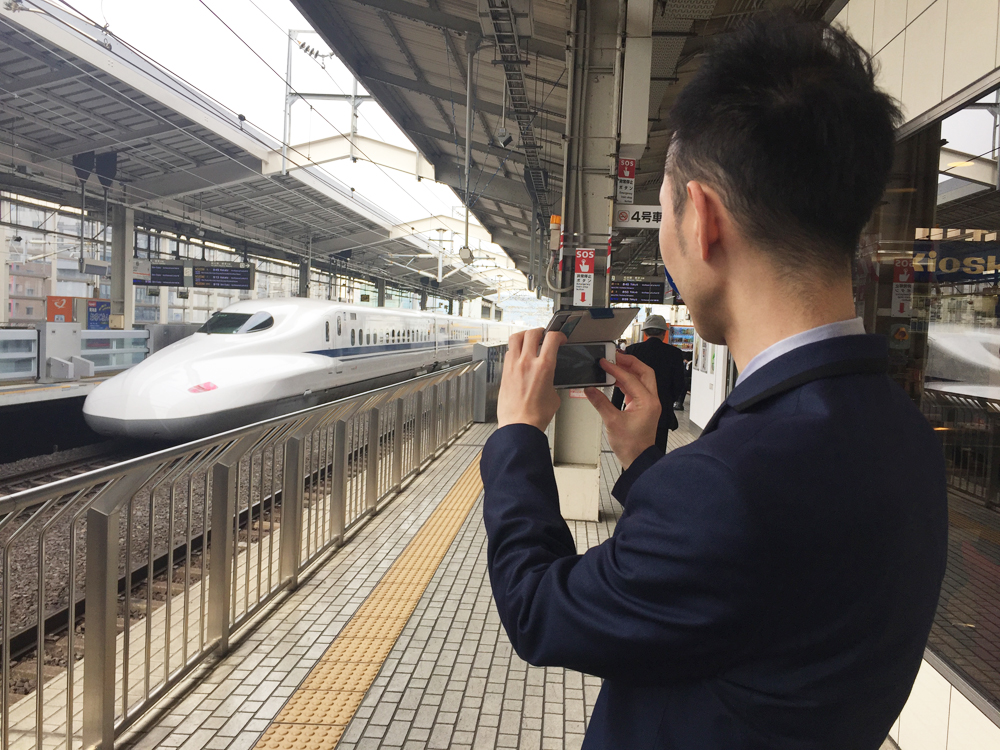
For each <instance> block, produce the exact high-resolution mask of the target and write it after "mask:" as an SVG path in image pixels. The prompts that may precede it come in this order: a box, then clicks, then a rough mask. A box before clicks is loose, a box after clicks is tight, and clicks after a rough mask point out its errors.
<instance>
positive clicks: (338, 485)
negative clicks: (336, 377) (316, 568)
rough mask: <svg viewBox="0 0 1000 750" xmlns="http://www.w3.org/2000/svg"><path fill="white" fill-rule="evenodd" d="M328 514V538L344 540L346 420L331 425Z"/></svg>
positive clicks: (345, 514)
mask: <svg viewBox="0 0 1000 750" xmlns="http://www.w3.org/2000/svg"><path fill="white" fill-rule="evenodd" d="M330 516H331V519H332V522H333V527H332V528H331V529H330V538H331V539H337V540H338V541H341V542H342V541H344V526H346V525H347V422H345V421H344V420H342V419H341V420H338V421H337V423H336V424H335V425H334V426H333V483H332V484H331V487H330Z"/></svg>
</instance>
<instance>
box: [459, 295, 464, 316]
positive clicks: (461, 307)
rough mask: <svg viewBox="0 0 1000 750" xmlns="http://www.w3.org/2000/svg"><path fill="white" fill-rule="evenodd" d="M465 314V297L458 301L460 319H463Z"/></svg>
mask: <svg viewBox="0 0 1000 750" xmlns="http://www.w3.org/2000/svg"><path fill="white" fill-rule="evenodd" d="M464 312H465V298H464V297H463V298H462V299H460V300H459V301H458V317H460V318H461V317H462V315H463V314H464Z"/></svg>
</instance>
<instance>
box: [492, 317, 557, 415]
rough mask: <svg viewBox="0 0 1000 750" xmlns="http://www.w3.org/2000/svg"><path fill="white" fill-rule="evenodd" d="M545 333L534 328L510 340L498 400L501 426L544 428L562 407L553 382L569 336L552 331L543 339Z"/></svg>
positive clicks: (517, 334) (516, 334)
mask: <svg viewBox="0 0 1000 750" xmlns="http://www.w3.org/2000/svg"><path fill="white" fill-rule="evenodd" d="M543 333H544V330H543V329H541V328H532V329H531V330H530V331H524V332H521V333H515V334H514V335H513V336H511V337H510V341H509V342H508V343H507V356H506V357H505V358H504V363H503V377H502V379H501V381H500V395H499V397H498V399H497V424H498V425H499V426H500V427H505V426H506V425H509V424H530V425H534V426H535V427H537V428H538V429H539V430H543V431H544V430H545V428H546V427H548V424H549V422H551V421H552V417H554V416H555V415H556V411H557V410H558V409H559V404H560V403H561V402H560V400H559V394H558V393H556V389H555V386H553V385H552V382H553V380H555V374H556V352H557V351H558V349H559V347H560V346H561V345H562V344H563V343H565V341H566V337H565V336H564V335H563V334H561V333H556V332H554V331H549V334H548V335H547V336H546V337H545V341H544V342H543V341H542V334H543ZM539 344H541V350H539V348H538V345H539Z"/></svg>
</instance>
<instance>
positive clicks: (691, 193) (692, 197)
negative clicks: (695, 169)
mask: <svg viewBox="0 0 1000 750" xmlns="http://www.w3.org/2000/svg"><path fill="white" fill-rule="evenodd" d="M686 187H687V194H688V202H689V203H690V205H691V210H692V211H693V212H694V222H695V224H694V237H695V247H696V248H697V249H698V252H699V253H700V254H701V259H702V260H703V261H707V260H708V258H709V254H710V249H711V247H712V246H713V245H714V244H715V243H716V242H718V241H719V235H720V234H721V231H720V230H721V227H720V223H719V221H720V218H721V217H720V215H719V214H720V209H721V207H722V206H721V204H720V203H719V196H718V193H716V192H715V191H714V190H712V189H711V188H709V187H706V186H705V185H702V184H701V183H700V182H698V181H696V180H691V181H690V182H688V184H687V186H686Z"/></svg>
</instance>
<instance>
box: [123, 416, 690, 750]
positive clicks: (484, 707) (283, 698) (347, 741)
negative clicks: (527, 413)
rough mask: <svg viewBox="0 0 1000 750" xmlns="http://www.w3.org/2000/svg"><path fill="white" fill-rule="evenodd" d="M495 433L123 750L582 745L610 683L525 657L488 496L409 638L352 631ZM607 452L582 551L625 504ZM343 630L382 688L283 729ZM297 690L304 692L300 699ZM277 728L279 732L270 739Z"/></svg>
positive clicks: (397, 506)
mask: <svg viewBox="0 0 1000 750" xmlns="http://www.w3.org/2000/svg"><path fill="white" fill-rule="evenodd" d="M678 416H681V415H680V414H679V415H678ZM684 416H686V415H684ZM681 421H682V429H681V430H679V431H677V432H676V433H672V435H671V441H670V447H671V448H675V447H678V446H679V445H683V444H686V443H687V442H690V440H692V439H694V437H695V436H696V435H695V433H696V432H697V429H694V430H692V431H690V432H689V431H688V430H687V429H686V428H687V423H686V419H683V418H682V420H681ZM492 430H493V426H491V425H476V426H474V427H473V428H472V429H470V430H469V431H468V432H466V433H465V434H463V435H462V436H460V437H459V439H458V441H457V442H456V443H455V444H454V445H453V446H452V447H451V448H449V449H448V451H447V453H446V454H445V455H443V456H442V457H441V458H439V459H438V460H437V461H436V462H434V464H432V465H431V466H430V467H429V468H428V469H427V470H425V472H424V474H422V475H421V476H420V477H418V478H417V479H416V480H415V481H414V482H413V483H412V484H411V485H410V486H409V487H408V488H407V490H406V491H404V493H403V494H402V495H401V496H400V497H398V498H397V499H396V500H395V501H393V502H392V503H391V504H390V505H388V506H387V507H386V508H385V509H384V510H383V511H382V512H381V513H380V514H379V515H378V516H377V517H376V518H375V519H373V521H372V522H371V523H369V524H368V525H367V526H365V527H364V528H362V529H361V530H360V531H359V532H358V533H357V535H356V536H355V537H354V538H352V539H351V540H350V541H349V542H348V543H347V545H345V547H344V548H343V549H342V550H340V551H339V552H338V553H337V554H336V555H335V556H334V557H333V558H332V559H331V560H330V561H329V562H328V563H327V564H326V565H325V566H324V568H323V569H322V570H320V571H318V572H317V573H316V574H315V575H313V576H312V577H311V578H309V579H308V580H307V581H305V582H304V583H303V584H302V585H301V586H300V587H299V589H298V590H297V591H296V592H295V593H294V594H292V595H291V596H290V597H289V598H288V599H287V600H286V601H284V602H283V603H282V604H281V605H280V606H279V607H278V608H277V609H276V611H275V612H274V613H273V614H272V615H271V616H270V617H269V618H268V619H267V620H266V621H264V622H263V623H262V624H261V625H260V626H258V627H257V629H256V630H255V631H254V632H252V633H251V634H250V635H249V636H247V637H246V639H245V640H243V641H242V642H241V643H240V644H239V646H238V647H237V648H236V649H234V651H233V652H232V653H231V654H230V655H229V656H228V657H226V658H225V659H224V660H222V661H221V662H220V663H219V664H218V665H217V666H215V667H214V668H212V669H205V670H203V671H202V673H201V674H199V675H198V676H197V677H198V679H199V680H200V681H199V682H198V684H197V685H196V686H195V687H194V688H193V689H192V690H191V691H190V693H189V694H187V695H186V696H185V697H184V698H183V700H181V701H179V702H178V703H176V704H175V705H173V706H172V707H171V708H169V709H168V710H165V711H164V712H163V713H162V714H161V715H159V716H158V717H156V718H155V720H154V721H150V722H148V723H147V724H146V725H145V726H146V728H145V729H144V730H143V731H136V732H133V733H132V734H131V735H128V736H126V737H124V738H123V739H122V741H121V742H119V743H118V745H119V747H120V748H122V747H125V748H135V750H147V748H153V747H177V748H182V749H183V750H203V749H204V750H250V748H252V747H254V745H257V746H258V747H265V745H266V746H267V747H268V748H272V747H273V748H275V750H277V749H278V748H292V747H294V748H331V749H332V748H334V747H337V748H343V750H354V749H355V748H356V749H358V750H374V749H375V748H385V749H386V750H389V749H392V748H430V749H431V750H436V749H443V748H456V749H459V750H461V749H462V748H477V749H478V748H493V747H500V748H526V749H527V748H532V749H538V750H544V749H548V748H551V749H553V750H555V748H578V747H580V744H581V743H582V741H583V735H584V732H585V730H586V725H587V721H588V720H589V717H590V713H591V711H592V709H593V705H594V701H595V700H596V698H597V693H598V691H599V690H600V680H599V679H597V678H595V677H591V676H588V675H582V674H580V673H578V672H573V671H570V670H565V669H559V668H539V667H531V666H529V665H527V664H526V663H525V662H523V661H522V660H521V659H520V658H518V656H517V655H516V654H514V653H513V649H512V648H511V646H510V643H509V641H508V640H507V637H506V634H505V633H504V632H503V628H502V626H501V624H500V620H499V617H498V616H497V613H496V609H495V606H494V604H493V599H492V594H491V591H490V586H489V578H488V576H487V572H486V535H485V531H484V529H483V524H482V499H481V496H480V498H479V500H477V502H476V503H475V505H474V507H473V508H472V511H471V512H470V513H469V514H468V516H467V517H466V518H465V519H464V520H463V521H462V523H461V526H460V528H459V531H458V534H457V536H456V537H455V540H454V542H453V543H452V544H451V546H450V547H449V549H448V551H447V552H446V554H445V556H444V558H443V560H442V561H441V564H440V565H439V566H438V567H437V568H436V570H435V571H434V573H433V575H432V577H431V580H430V583H429V584H428V585H427V588H426V590H425V591H424V592H423V594H422V595H421V596H420V598H419V600H418V601H417V603H416V608H415V609H414V610H413V614H412V616H411V617H410V618H409V620H408V621H406V622H405V625H404V626H403V629H402V632H401V633H400V635H399V638H398V639H397V640H395V641H394V642H393V641H391V640H390V639H385V641H386V642H384V643H383V642H372V641H370V640H369V641H366V642H364V643H362V642H360V641H359V640H358V639H351V638H350V637H349V636H350V634H349V633H348V632H345V626H346V625H348V623H349V621H350V619H351V617H352V616H353V615H354V614H355V613H356V612H357V611H358V609H359V608H360V607H361V606H362V604H363V603H364V602H365V599H366V598H367V597H368V595H369V594H370V593H371V592H372V590H373V589H374V588H375V586H376V585H377V584H378V583H379V581H380V580H382V579H383V578H385V577H386V573H387V572H388V571H389V569H390V567H391V566H392V564H393V563H394V562H395V561H396V559H397V558H398V557H399V556H400V555H401V553H402V552H403V551H404V549H405V548H406V546H407V545H408V544H409V542H410V541H411V540H412V539H413V537H414V536H415V535H416V533H417V532H418V531H419V529H420V528H421V526H422V525H423V523H424V522H425V521H426V520H427V519H428V518H429V517H430V515H431V514H432V513H433V511H434V510H435V509H436V508H437V506H438V505H439V503H440V501H441V500H442V498H444V497H445V495H446V494H447V493H448V491H449V490H450V489H451V488H452V486H453V485H454V484H455V483H456V481H457V480H458V479H459V478H460V477H461V475H462V473H463V472H464V471H465V469H466V468H467V467H468V466H469V464H470V463H471V462H472V461H473V460H474V459H475V457H476V455H477V454H478V453H479V451H480V450H481V448H482V445H483V444H484V443H485V441H486V439H487V438H488V437H489V435H490V434H491V433H492ZM601 460H602V487H601V518H600V520H599V521H598V522H597V523H588V522H571V523H570V524H569V526H570V529H571V531H572V533H573V534H574V536H575V538H576V541H577V547H578V549H579V550H580V551H583V550H585V549H587V548H589V547H590V546H593V545H595V544H599V543H601V542H602V541H604V540H605V539H607V538H608V537H609V536H610V534H611V533H613V531H614V527H615V523H616V522H617V519H618V515H619V513H620V511H621V508H620V506H619V505H618V504H617V503H616V502H615V501H614V500H612V499H611V496H610V489H611V487H612V486H613V485H614V482H615V480H616V479H617V477H618V474H619V472H620V469H619V467H618V464H617V462H616V460H615V458H614V455H613V454H612V453H611V451H610V447H609V446H608V445H607V441H605V442H604V452H603V453H602V457H601ZM387 583H389V582H388V581H387ZM392 583H397V584H399V585H398V587H397V588H398V591H397V592H396V593H397V594H398V596H394V597H392V598H398V599H399V600H401V601H406V602H407V604H410V605H412V599H411V596H410V595H409V593H408V592H407V585H408V583H409V582H408V581H406V580H400V581H396V582H392ZM338 635H340V636H341V638H340V639H338V640H337V644H338V645H337V646H336V648H339V649H344V651H345V653H347V654H350V655H351V656H350V660H351V661H356V662H363V663H369V664H372V665H373V666H375V665H378V664H379V663H381V669H380V670H379V671H378V674H377V676H376V677H375V679H374V682H373V683H372V686H371V688H370V689H369V690H368V692H367V693H366V694H365V696H364V698H363V700H362V701H361V703H360V706H358V708H357V710H356V711H355V712H354V714H353V718H352V719H351V720H350V723H349V724H348V725H347V727H346V730H345V729H344V727H343V725H342V724H341V723H340V722H344V721H345V718H346V717H344V716H342V715H340V714H339V713H338V715H337V716H335V717H334V716H332V717H331V719H330V722H331V723H330V724H329V725H322V724H319V725H315V726H312V727H308V728H305V729H304V728H302V725H298V724H288V725H286V726H288V727H291V729H289V730H288V731H290V732H293V733H294V732H299V734H298V735H296V736H291V735H289V736H287V737H286V736H279V735H278V734H276V733H275V732H274V730H273V723H274V720H275V719H276V717H277V716H278V715H279V713H280V712H281V711H282V710H287V711H296V710H303V709H306V710H308V708H309V706H308V704H309V702H310V701H311V700H312V699H313V698H315V696H314V695H312V694H310V693H309V692H304V691H302V690H301V689H300V688H304V687H305V685H303V683H304V682H305V681H306V678H307V677H308V676H309V674H310V671H311V670H312V669H313V667H314V666H315V665H316V664H317V663H318V662H320V660H321V657H323V655H324V654H325V653H327V652H328V649H330V646H331V644H333V643H334V640H335V638H336V637H337V636H338ZM297 690H299V693H298V694H297V696H298V698H297V700H295V701H290V698H291V697H292V695H293V694H296V691H297ZM334 722H336V723H334ZM268 727H272V731H271V732H270V733H268V734H266V735H265V730H267V729H268ZM302 732H310V734H309V736H308V737H306V736H305V735H303V734H302ZM258 743H260V744H258Z"/></svg>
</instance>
